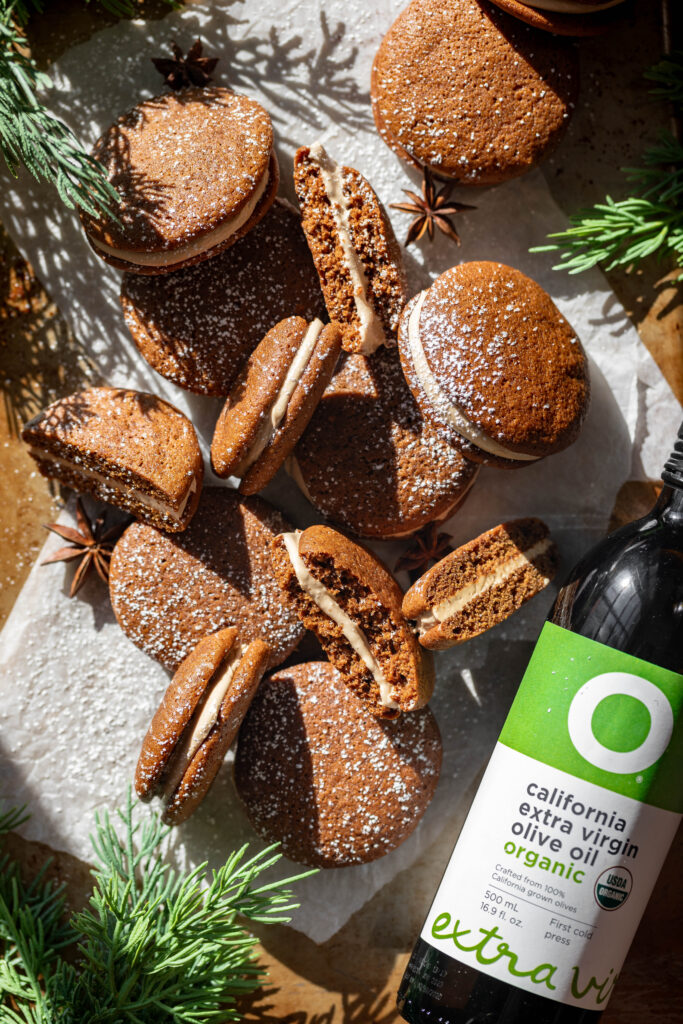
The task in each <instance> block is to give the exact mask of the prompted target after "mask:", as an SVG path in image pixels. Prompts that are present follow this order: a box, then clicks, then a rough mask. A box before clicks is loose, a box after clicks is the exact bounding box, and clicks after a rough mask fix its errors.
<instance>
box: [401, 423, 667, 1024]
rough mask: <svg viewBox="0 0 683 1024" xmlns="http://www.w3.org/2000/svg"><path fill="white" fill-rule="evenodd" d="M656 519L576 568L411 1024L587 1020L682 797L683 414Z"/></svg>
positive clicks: (441, 912)
mask: <svg viewBox="0 0 683 1024" xmlns="http://www.w3.org/2000/svg"><path fill="white" fill-rule="evenodd" d="M662 477H663V480H664V484H665V486H664V489H663V490H662V492H661V495H660V497H659V499H658V501H657V503H656V505H655V507H654V508H653V509H652V511H651V512H650V513H649V515H647V516H645V517H644V518H643V519H640V520H638V521H637V522H635V523H631V524H629V525H628V526H625V527H623V528H622V529H620V530H618V531H616V532H615V533H613V534H611V535H610V536H609V537H607V538H606V539H605V540H603V541H602V542H601V543H599V544H598V545H596V547H594V548H593V550H592V551H590V552H589V553H588V554H587V555H586V556H585V558H584V559H583V560H582V561H581V562H580V563H579V564H578V565H577V566H576V568H575V569H574V570H573V571H572V573H571V574H570V576H569V579H568V580H567V581H566V582H565V584H564V586H563V587H562V589H561V591H560V593H559V595H558V597H557V600H556V602H555V605H554V607H553V609H552V612H551V614H550V617H549V621H548V622H546V624H545V626H544V627H543V631H542V632H541V635H540V637H539V640H538V642H537V644H536V647H535V649H534V653H533V655H532V657H531V661H530V662H529V666H528V668H527V670H526V672H525V674H524V678H523V680H522V683H521V685H520V688H519V691H518V693H517V696H516V697H515V700H514V702H513V704H512V708H511V710H510V713H509V715H508V718H507V720H506V722H505V725H504V726H503V731H502V733H501V735H500V737H499V740H498V743H497V744H496V747H495V750H494V752H493V755H492V757H491V760H490V762H489V765H488V767H487V769H486V773H485V775H484V778H483V779H482V782H481V785H480V787H479V789H478V791H477V795H476V797H475V799H474V803H473V805H472V808H471V810H470V813H469V815H468V817H467V820H466V822H465V825H464V827H463V830H462V833H461V835H460V837H459V839H458V842H457V844H456V847H455V849H454V851H453V854H452V856H451V860H450V863H449V865H448V867H447V869H446V873H445V875H444V877H443V879H442V881H441V885H440V887H439V890H438V892H437V894H436V897H435V899H434V903H433V905H432V908H431V910H430V912H429V915H428V917H427V920H426V922H425V925H424V928H423V930H422V934H421V936H420V938H419V939H418V941H417V944H416V946H415V949H414V951H413V955H412V957H411V959H410V962H409V964H408V967H407V969H406V972H405V975H404V977H403V981H402V982H401V986H400V989H399V992H398V1007H399V1010H400V1012H401V1014H402V1016H403V1017H404V1019H405V1020H406V1021H409V1022H410V1024H437V1022H438V1024H589V1022H594V1021H597V1020H598V1018H599V1017H600V1014H601V1013H602V1011H603V1010H604V1008H605V1006H606V1004H607V1001H608V999H609V997H610V994H611V992H612V990H613V988H614V984H615V981H616V979H617V976H618V973H619V971H620V969H621V965H622V963H623V961H624V958H625V956H626V953H627V952H628V949H629V946H630V944H631V940H632V939H633V935H634V933H635V931H636V928H637V926H638V922H639V921H640V918H641V916H642V913H643V911H644V909H645V906H646V904H647V901H648V899H649V896H650V893H651V891H652V888H653V886H654V883H655V880H656V878H657V875H658V873H659V870H660V868H661V866H662V863H663V861H664V858H665V856H666V853H667V851H668V848H669V846H670V844H671V841H672V839H673V837H674V834H675V831H676V827H677V825H678V822H679V820H680V816H681V811H682V810H683V786H682V775H683V773H682V772H681V764H682V763H683V426H682V427H681V430H680V431H679V435H678V441H677V442H676V446H675V450H674V452H673V453H672V455H671V457H670V458H669V460H668V461H667V463H666V466H665V468H664V471H663V473H662Z"/></svg>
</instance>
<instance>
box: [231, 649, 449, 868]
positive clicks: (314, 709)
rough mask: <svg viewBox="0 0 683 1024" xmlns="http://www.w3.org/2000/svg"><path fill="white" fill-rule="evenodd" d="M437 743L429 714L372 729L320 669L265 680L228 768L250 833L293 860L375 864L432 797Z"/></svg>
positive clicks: (329, 671)
mask: <svg viewBox="0 0 683 1024" xmlns="http://www.w3.org/2000/svg"><path fill="white" fill-rule="evenodd" d="M440 765H441V738H440V736H439V730H438V728H437V725H436V722H435V720H434V717H433V715H432V713H431V711H429V710H428V709H422V710H420V711H416V712H412V713H410V714H405V715H402V716H401V717H400V718H399V719H397V720H396V721H394V722H389V723H380V722H379V721H378V720H377V719H376V718H374V717H372V716H370V715H368V713H367V711H366V709H365V707H364V705H363V704H362V702H361V701H360V700H358V699H357V698H356V697H354V696H353V694H352V693H351V692H350V691H349V690H348V688H347V687H346V685H345V684H344V682H343V680H342V678H341V676H340V675H339V673H338V672H337V671H336V670H335V669H333V668H332V667H331V666H330V665H328V664H326V663H324V662H319V663H312V664H305V665H298V666H296V667H295V668H293V669H290V670H283V671H281V672H278V673H276V674H275V675H273V676H271V677H270V678H269V679H268V680H266V681H265V683H264V684H263V685H262V687H261V689H260V690H259V692H258V694H257V696H256V698H255V699H254V702H253V703H252V705H251V707H250V709H249V711H248V713H247V718H246V720H245V723H244V725H243V728H242V731H241V733H240V739H239V747H238V752H237V758H236V763H235V778H236V782H237V788H238V791H239V793H240V795H241V796H242V799H243V800H245V802H246V807H247V813H248V815H249V817H250V819H251V820H252V822H253V824H254V826H255V828H256V829H257V831H258V832H259V833H260V834H261V835H262V836H263V837H264V838H265V839H267V840H270V841H271V842H281V843H282V845H283V849H284V851H285V852H286V853H287V855H288V856H289V857H291V858H292V859H293V860H300V861H303V862H304V863H307V864H316V865H319V866H324V867H338V866H341V865H343V864H359V863H366V862H368V861H371V860H375V859H376V858H377V857H381V856H383V855H384V854H385V853H387V852H388V851H389V850H391V849H393V848H394V847H395V846H397V845H398V844H399V843H400V842H401V841H402V840H403V839H405V838H406V836H408V835H409V834H410V832H412V830H413V829H414V828H415V826H416V825H417V822H418V820H419V818H420V817H421V816H422V814H423V813H424V810H425V808H426V806H427V804H428V803H429V801H430V799H431V796H432V795H433V792H434V789H435V787H436V783H437V780H438V777H439V769H440Z"/></svg>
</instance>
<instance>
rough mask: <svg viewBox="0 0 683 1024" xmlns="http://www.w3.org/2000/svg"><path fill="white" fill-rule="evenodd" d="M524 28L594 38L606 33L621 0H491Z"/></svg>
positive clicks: (622, 0)
mask: <svg viewBox="0 0 683 1024" xmlns="http://www.w3.org/2000/svg"><path fill="white" fill-rule="evenodd" d="M491 3H494V4H495V5H496V7H500V8H501V10H503V11H506V12H507V13H508V14H513V15H514V16H515V17H516V18H521V20H522V21H525V22H526V24H527V25H532V26H533V27H534V28H540V29H543V30H544V31H545V32H553V33H555V35H560V36H595V35H600V34H601V33H602V32H606V31H607V30H608V29H609V28H611V26H612V25H613V24H614V23H615V21H616V20H617V19H618V18H620V17H623V11H617V10H615V8H616V7H618V6H620V5H621V4H623V3H624V0H491Z"/></svg>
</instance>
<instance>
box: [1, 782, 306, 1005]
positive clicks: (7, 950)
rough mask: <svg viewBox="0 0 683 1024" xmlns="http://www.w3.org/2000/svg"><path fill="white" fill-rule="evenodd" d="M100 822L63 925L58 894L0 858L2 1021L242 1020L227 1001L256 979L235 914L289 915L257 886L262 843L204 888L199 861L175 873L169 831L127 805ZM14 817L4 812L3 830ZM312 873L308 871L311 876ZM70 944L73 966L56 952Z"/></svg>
mask: <svg viewBox="0 0 683 1024" xmlns="http://www.w3.org/2000/svg"><path fill="white" fill-rule="evenodd" d="M117 818H118V821H117V822H116V823H114V822H112V820H111V819H110V817H109V815H108V814H105V815H103V816H102V817H97V818H96V822H95V833H94V835H93V836H92V837H91V840H92V844H93V850H94V852H95V859H96V867H95V869H94V871H93V878H94V885H93V892H92V895H91V897H90V901H89V905H88V906H87V907H86V909H85V910H83V911H81V912H79V913H76V914H74V915H72V917H71V919H70V921H69V922H68V923H67V924H65V923H64V922H63V909H64V901H63V892H62V889H61V888H60V887H57V886H54V885H53V884H52V883H48V882H46V881H45V878H44V874H43V873H41V874H40V875H39V877H38V878H37V879H35V881H34V882H32V883H31V885H29V886H25V885H24V884H23V883H22V882H21V879H20V876H19V872H18V869H17V866H16V864H14V863H12V862H11V861H10V860H9V859H8V858H6V857H5V858H3V859H2V860H1V861H0V868H1V869H2V870H1V871H0V945H1V946H2V957H1V959H0V1000H1V1002H0V1024H10V1022H12V1024H82V1022H84V1021H88V1024H118V1022H124V1021H125V1022H128V1021H130V1022H136V1024H181V1022H182V1024H200V1022H204V1021H219V1020H220V1021H230V1020H238V1019H239V1015H238V1013H237V1011H236V1009H235V998H236V997H237V996H239V995H240V994H243V993H248V992H252V991H254V989H256V988H257V987H258V986H259V984H260V983H261V981H262V979H263V969H262V968H261V967H260V966H259V965H258V963H257V962H256V960H255V954H254V945H255V939H254V938H253V937H252V936H250V935H249V934H248V933H247V932H245V931H244V929H243V927H242V926H241V924H240V923H239V920H238V916H242V917H246V918H248V919H250V920H252V921H260V922H265V923H274V922H282V921H286V920H288V918H287V913H288V911H290V910H291V909H293V907H295V906H296V904H295V903H292V902H291V897H292V894H291V891H290V889H289V886H290V884H291V883H292V882H294V881H297V880H298V879H299V878H303V877H306V876H305V875H299V876H297V878H292V879H288V880H287V881H286V882H284V883H280V882H271V883H266V884H260V876H261V875H262V874H263V872H264V871H266V870H267V869H268V868H269V867H271V866H272V865H273V864H274V863H275V862H276V861H277V860H278V855H277V854H275V853H274V852H273V849H272V848H270V849H268V850H265V851H264V852H263V853H260V854H257V855H256V856H255V857H251V858H247V853H246V847H243V848H242V849H241V850H238V851H237V852H236V853H233V854H232V855H231V856H230V857H229V858H228V860H227V861H226V863H225V864H224V865H223V867H221V868H220V870H219V871H214V872H213V873H212V877H211V879H210V881H209V883H208V885H206V884H205V882H204V875H205V869H206V865H201V866H200V867H198V868H196V869H195V870H194V871H191V872H187V873H179V872H176V871H174V870H173V869H172V868H170V867H169V865H167V864H165V863H164V861H163V858H162V856H161V854H160V847H161V846H162V844H163V842H164V839H165V837H166V835H167V834H168V829H165V828H163V827H162V826H161V825H160V823H159V821H158V819H157V818H156V817H151V816H150V817H149V818H147V819H144V820H140V819H139V812H138V807H137V805H136V804H135V803H134V801H133V800H132V797H131V796H130V794H129V798H128V803H127V806H126V807H125V808H124V809H123V810H120V811H118V812H117ZM20 819H21V816H20V815H19V816H17V812H9V813H8V814H7V815H4V816H0V834H1V833H2V832H6V831H8V830H9V829H10V828H13V827H16V824H18V821H19V820H20ZM308 873H309V874H310V872H308ZM74 945H75V946H76V948H77V956H76V959H75V962H74V961H73V958H72V959H71V960H67V959H64V958H63V957H62V955H61V951H62V950H63V949H64V948H65V947H66V946H74Z"/></svg>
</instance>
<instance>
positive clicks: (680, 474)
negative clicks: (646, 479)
mask: <svg viewBox="0 0 683 1024" xmlns="http://www.w3.org/2000/svg"><path fill="white" fill-rule="evenodd" d="M662 480H663V481H664V483H665V484H669V485H670V486H671V487H683V423H681V425H680V428H679V430H678V440H677V441H676V443H675V444H674V450H673V451H672V453H671V455H670V456H669V458H668V459H667V460H666V462H665V464H664V469H663V470H662Z"/></svg>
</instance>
